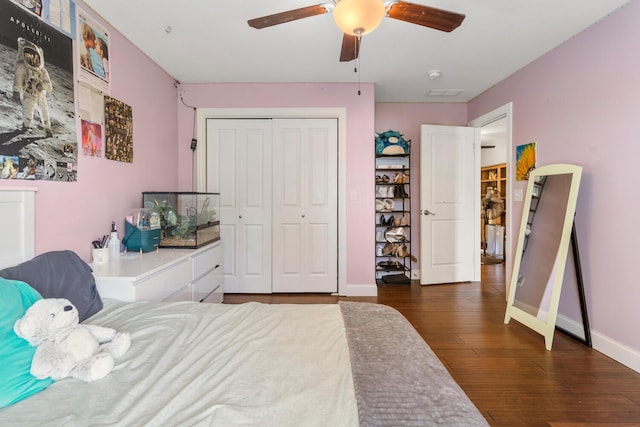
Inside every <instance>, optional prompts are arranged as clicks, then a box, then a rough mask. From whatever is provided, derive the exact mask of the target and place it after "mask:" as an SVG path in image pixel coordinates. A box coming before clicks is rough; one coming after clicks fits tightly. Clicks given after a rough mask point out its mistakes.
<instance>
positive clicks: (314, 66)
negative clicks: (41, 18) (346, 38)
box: [84, 0, 628, 102]
mask: <svg viewBox="0 0 640 427" xmlns="http://www.w3.org/2000/svg"><path fill="white" fill-rule="evenodd" d="M84 1H85V3H86V4H87V5H89V6H90V7H91V8H92V9H93V10H94V11H95V12H96V13H98V14H99V15H100V16H101V17H102V18H103V19H104V20H105V21H107V22H108V23H110V24H111V25H112V26H113V27H114V28H115V29H117V30H118V31H119V32H120V33H122V34H123V35H124V36H125V37H127V38H128V39H129V40H131V42H133V44H135V45H136V46H138V47H139V48H140V49H141V50H142V51H144V52H145V53H146V54H147V55H148V56H149V57H150V58H151V59H152V60H154V61H155V62H156V63H157V64H158V65H159V66H160V67H162V68H163V69H164V70H165V71H166V72H167V73H169V74H170V75H171V76H172V77H173V78H175V79H176V80H178V81H180V82H182V83H212V82H224V83H228V82H239V83H245V82H251V83H263V82H276V83H282V82H305V83H306V82H317V83H326V82H347V83H358V81H359V80H360V81H361V82H374V83H375V90H376V101H377V102H466V101H468V100H470V99H473V98H474V97H476V96H478V95H479V94H481V93H482V92H484V91H486V90H487V89H489V88H491V87H492V86H493V85H495V84H496V83H498V82H500V81H501V80H503V79H504V78H506V77H508V76H509V75H511V74H513V73H514V72H516V71H517V70H518V69H520V68H522V67H524V66H525V65H527V64H529V63H530V62H532V61H534V60H535V59H536V58H538V57H540V56H541V55H543V54H544V53H546V52H548V51H549V50H551V49H553V48H554V47H556V46H558V45H559V44H561V43H562V42H564V41H566V40H568V39H569V38H571V37H572V36H574V35H575V34H577V33H579V32H581V31H582V30H584V29H585V28H587V27H589V26H590V25H592V24H594V23H595V22H597V21H598V20H600V19H601V18H603V17H605V16H606V15H607V14H609V13H610V12H612V11H613V10H615V9H617V8H618V7H620V6H622V5H623V4H625V3H627V1H628V0H587V1H585V0H526V1H523V0H483V1H479V0H473V1H468V0H467V1H464V0H417V1H413V2H414V3H419V4H425V5H428V6H433V7H437V8H441V9H447V10H451V11H454V12H458V13H463V14H465V15H466V18H465V20H464V22H463V23H462V25H461V26H460V27H459V28H458V29H456V30H454V31H453V32H451V33H444V32H441V31H437V30H433V29H430V28H425V27H421V26H418V25H414V24H410V23H407V22H402V21H398V20H394V19H391V18H388V17H387V18H385V19H384V20H383V22H382V24H381V25H380V27H378V28H377V29H376V30H375V31H373V32H372V33H370V34H367V35H365V36H363V39H362V47H361V49H360V64H359V70H360V73H359V74H358V73H354V65H355V63H354V62H345V63H340V62H339V61H338V59H339V54H340V47H341V43H342V33H341V32H340V30H338V28H337V27H336V26H335V24H334V22H333V18H332V16H331V14H330V13H328V14H325V15H320V16H314V17H310V18H305V19H301V20H298V21H293V22H289V23H286V24H281V25H277V26H274V27H269V28H264V29H261V30H256V29H254V28H250V27H249V26H248V25H247V20H248V19H251V18H257V17H260V16H264V15H271V14H274V13H278V12H283V11H286V10H290V9H296V8H300V7H305V6H311V5H314V4H317V3H316V2H321V1H323V0H315V1H314V0H279V1H274V0H216V1H212V0H187V1H175V0H136V1H132V0H84ZM327 1H331V0H327ZM166 27H171V29H172V30H171V32H169V33H167V32H166V31H165V29H166ZM431 70H440V71H441V73H442V76H441V77H440V78H439V79H436V80H430V79H429V78H428V77H427V74H428V72H429V71H431ZM444 90H453V91H456V92H457V91H462V92H461V93H460V94H459V95H457V96H448V95H445V96H427V94H428V93H429V92H430V91H440V92H443V91H444ZM445 93H446V92H445Z"/></svg>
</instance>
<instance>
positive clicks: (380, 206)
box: [376, 199, 389, 212]
mask: <svg viewBox="0 0 640 427" xmlns="http://www.w3.org/2000/svg"><path fill="white" fill-rule="evenodd" d="M385 200H388V199H384V200H376V212H389V209H387V206H388V204H387V203H385Z"/></svg>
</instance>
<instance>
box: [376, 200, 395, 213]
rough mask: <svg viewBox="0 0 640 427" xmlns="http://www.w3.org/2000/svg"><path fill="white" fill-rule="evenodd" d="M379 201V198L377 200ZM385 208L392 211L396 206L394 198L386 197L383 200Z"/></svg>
mask: <svg viewBox="0 0 640 427" xmlns="http://www.w3.org/2000/svg"><path fill="white" fill-rule="evenodd" d="M376 201H377V200H376ZM382 202H383V204H384V208H385V209H386V210H385V211H384V212H391V211H393V208H394V206H395V203H394V201H393V199H384V200H383V201H382Z"/></svg>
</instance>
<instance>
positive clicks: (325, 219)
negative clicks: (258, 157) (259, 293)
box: [272, 119, 338, 292]
mask: <svg viewBox="0 0 640 427" xmlns="http://www.w3.org/2000/svg"><path fill="white" fill-rule="evenodd" d="M337 146H338V137H337V120H335V119H305V120H300V119H288V120H285V119H283V120H274V123H273V217H274V221H273V284H272V289H273V292H337V290H338V270H337V268H338V267H337V264H338V261H337V260H338V243H337V242H338V206H337V191H338V190H337V172H338V158H337V152H338V150H337Z"/></svg>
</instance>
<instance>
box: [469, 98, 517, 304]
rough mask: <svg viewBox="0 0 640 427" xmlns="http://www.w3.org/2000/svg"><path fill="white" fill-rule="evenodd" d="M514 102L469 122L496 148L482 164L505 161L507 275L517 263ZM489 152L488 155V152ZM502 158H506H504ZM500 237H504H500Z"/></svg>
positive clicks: (487, 144)
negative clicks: (512, 132)
mask: <svg viewBox="0 0 640 427" xmlns="http://www.w3.org/2000/svg"><path fill="white" fill-rule="evenodd" d="M512 111H513V105H512V103H508V104H505V105H503V106H502V107H499V108H496V109H495V110H493V111H491V112H489V113H487V114H484V115H482V116H480V117H477V118H475V119H473V120H471V121H470V122H469V126H473V127H478V128H480V140H481V145H483V146H487V147H492V148H484V149H482V150H481V151H482V154H481V156H482V157H484V159H483V162H482V165H483V166H484V165H485V161H486V165H489V164H501V163H504V164H505V173H506V182H505V187H504V194H503V195H502V196H503V197H504V199H505V201H504V205H503V209H504V218H505V222H506V226H505V228H504V230H503V231H504V240H503V242H504V246H503V248H502V249H503V259H504V267H505V275H504V277H506V278H509V277H511V270H512V266H513V254H512V252H513V251H512V249H513V230H515V229H516V228H514V226H513V225H514V224H513V215H512V212H513V209H512V206H513V202H514V200H513V195H512V194H511V193H512V192H511V188H512V185H513V179H514V178H513V165H512V164H513V161H512V146H513V145H512V135H511V130H512V121H513V115H512ZM485 152H486V154H485ZM501 160H502V161H501ZM500 238H503V237H502V236H500ZM507 287H508V286H505V298H506V297H507V295H508V289H507Z"/></svg>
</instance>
